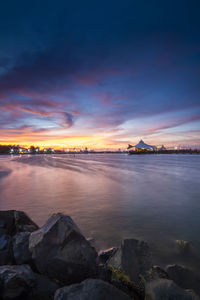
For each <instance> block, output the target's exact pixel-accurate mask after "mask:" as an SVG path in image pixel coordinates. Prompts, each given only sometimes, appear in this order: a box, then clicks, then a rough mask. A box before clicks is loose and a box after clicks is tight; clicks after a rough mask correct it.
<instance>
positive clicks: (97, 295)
mask: <svg viewBox="0 0 200 300" xmlns="http://www.w3.org/2000/svg"><path fill="white" fill-rule="evenodd" d="M130 299H131V298H130V297H129V296H128V295H126V294H125V293H123V292H122V291H120V290H118V289H117V288H115V287H114V286H112V285H111V284H109V283H107V282H105V281H102V280H97V279H87V280H85V281H83V282H81V283H79V284H73V285H71V286H66V287H64V288H61V289H59V290H57V291H56V293H55V297H54V300H130Z"/></svg>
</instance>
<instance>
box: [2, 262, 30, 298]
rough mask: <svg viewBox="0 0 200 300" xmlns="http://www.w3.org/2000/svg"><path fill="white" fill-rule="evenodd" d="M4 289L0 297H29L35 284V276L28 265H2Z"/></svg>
mask: <svg viewBox="0 0 200 300" xmlns="http://www.w3.org/2000/svg"><path fill="white" fill-rule="evenodd" d="M0 281H1V283H2V290H1V295H0V299H6V300H7V299H27V296H28V294H29V292H30V289H32V288H33V287H34V285H35V276H34V273H33V272H32V270H31V268H30V267H29V266H28V265H22V266H2V267H0Z"/></svg>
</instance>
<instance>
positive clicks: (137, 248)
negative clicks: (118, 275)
mask: <svg viewBox="0 0 200 300" xmlns="http://www.w3.org/2000/svg"><path fill="white" fill-rule="evenodd" d="M107 264H108V265H111V266H113V267H114V268H116V269H120V270H122V271H124V272H125V273H126V274H127V275H128V276H129V277H130V279H131V280H132V281H134V282H136V283H138V282H139V281H140V276H141V275H142V276H144V275H145V274H146V271H147V270H149V269H150V267H151V256H150V252H149V247H148V244H147V243H146V242H144V241H139V240H135V239H126V240H124V241H122V244H121V247H120V248H119V249H117V251H116V252H115V253H114V255H113V256H112V257H111V258H110V259H109V260H108V261H107Z"/></svg>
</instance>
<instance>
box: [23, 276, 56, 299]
mask: <svg viewBox="0 0 200 300" xmlns="http://www.w3.org/2000/svg"><path fill="white" fill-rule="evenodd" d="M57 289H59V285H58V284H57V283H55V282H53V281H52V280H50V279H49V278H48V277H46V276H43V275H39V274H35V287H34V288H33V289H31V290H30V293H29V295H28V300H36V299H37V300H50V299H52V300H53V298H54V294H55V292H56V290H57Z"/></svg>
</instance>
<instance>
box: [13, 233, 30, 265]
mask: <svg viewBox="0 0 200 300" xmlns="http://www.w3.org/2000/svg"><path fill="white" fill-rule="evenodd" d="M29 236H30V232H20V233H18V234H16V235H15V237H14V238H13V254H14V258H15V262H16V264H18V265H22V264H26V263H31V261H32V256H31V252H30V251H29Z"/></svg>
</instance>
